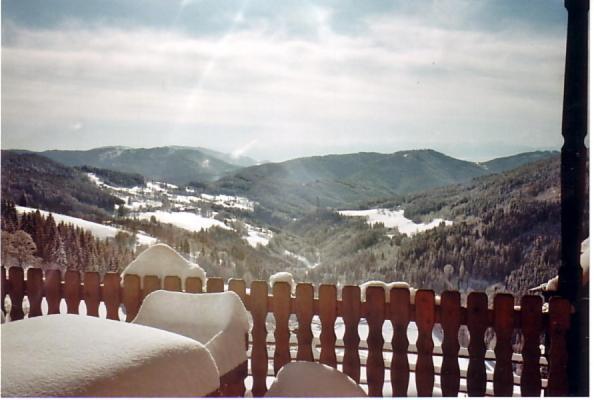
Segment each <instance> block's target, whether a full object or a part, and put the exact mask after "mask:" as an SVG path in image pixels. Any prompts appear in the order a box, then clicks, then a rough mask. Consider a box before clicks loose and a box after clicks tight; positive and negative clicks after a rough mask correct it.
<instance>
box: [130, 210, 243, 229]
mask: <svg viewBox="0 0 594 400" xmlns="http://www.w3.org/2000/svg"><path fill="white" fill-rule="evenodd" d="M151 217H155V218H156V219H157V221H159V222H162V223H164V224H172V225H174V226H177V227H178V228H182V229H187V230H189V231H200V230H201V229H209V228H212V227H213V226H217V227H219V228H223V229H231V228H229V227H228V226H227V225H225V224H224V223H222V222H221V221H219V220H217V219H214V218H208V217H203V216H201V215H198V214H194V213H190V212H185V211H184V212H165V211H153V212H144V213H140V214H138V218H140V219H149V220H150V219H151Z"/></svg>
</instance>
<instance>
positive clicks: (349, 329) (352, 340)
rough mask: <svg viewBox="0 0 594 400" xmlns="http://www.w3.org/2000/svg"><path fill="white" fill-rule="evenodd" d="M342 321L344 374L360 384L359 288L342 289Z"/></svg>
mask: <svg viewBox="0 0 594 400" xmlns="http://www.w3.org/2000/svg"><path fill="white" fill-rule="evenodd" d="M342 319H343V320H344V339H343V340H344V359H343V361H342V372H344V373H345V374H347V375H348V376H350V377H351V378H353V379H354V380H355V382H357V383H359V381H360V380H361V359H360V357H359V343H360V342H361V338H360V337H359V321H360V320H361V289H360V288H359V286H345V287H343V288H342Z"/></svg>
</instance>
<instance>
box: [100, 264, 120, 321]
mask: <svg viewBox="0 0 594 400" xmlns="http://www.w3.org/2000/svg"><path fill="white" fill-rule="evenodd" d="M120 289H121V288H120V275H119V274H117V273H115V272H108V273H106V274H105V276H104V277H103V290H102V292H101V297H102V298H103V303H104V304H105V308H106V309H107V318H108V319H113V320H116V321H119V319H120V316H119V312H118V311H119V308H120V304H121V296H120Z"/></svg>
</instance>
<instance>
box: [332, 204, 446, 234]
mask: <svg viewBox="0 0 594 400" xmlns="http://www.w3.org/2000/svg"><path fill="white" fill-rule="evenodd" d="M338 213H339V214H340V215H344V216H347V217H363V218H365V219H366V220H367V223H368V224H369V225H374V224H377V223H382V224H384V226H385V227H386V228H398V231H399V232H400V233H404V234H406V235H407V236H413V235H415V234H417V233H419V232H424V231H426V230H429V229H433V228H435V227H437V226H439V224H441V223H442V222H443V223H445V224H446V225H452V223H453V222H452V221H446V220H444V219H441V218H437V219H434V220H433V221H431V222H429V223H426V224H425V223H420V224H417V223H415V222H414V221H412V220H410V219H408V218H406V217H405V216H404V210H394V211H393V210H388V209H385V208H375V209H371V210H343V211H339V212H338Z"/></svg>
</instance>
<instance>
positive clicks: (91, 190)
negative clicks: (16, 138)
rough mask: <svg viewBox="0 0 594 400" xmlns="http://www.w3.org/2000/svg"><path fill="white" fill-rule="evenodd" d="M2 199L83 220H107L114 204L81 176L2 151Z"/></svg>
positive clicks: (116, 201)
mask: <svg viewBox="0 0 594 400" xmlns="http://www.w3.org/2000/svg"><path fill="white" fill-rule="evenodd" d="M2 198H3V199H7V200H13V201H14V202H15V203H17V204H18V205H21V206H28V207H35V208H41V209H46V210H52V211H54V212H59V213H64V214H68V215H71V216H74V217H80V218H84V219H87V220H104V219H110V218H111V215H112V213H113V210H114V206H115V205H116V204H122V203H123V200H121V199H119V198H117V197H114V196H111V195H109V194H107V193H105V192H103V191H102V190H101V189H99V188H98V187H97V186H96V185H94V184H93V183H91V181H90V180H89V179H88V177H87V176H86V174H85V173H83V172H81V171H79V170H76V169H74V168H70V167H65V166H63V165H61V164H58V163H56V162H54V161H52V160H49V159H47V158H45V157H42V156H39V155H37V154H33V153H20V154H19V153H15V152H12V151H6V150H3V151H2Z"/></svg>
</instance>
